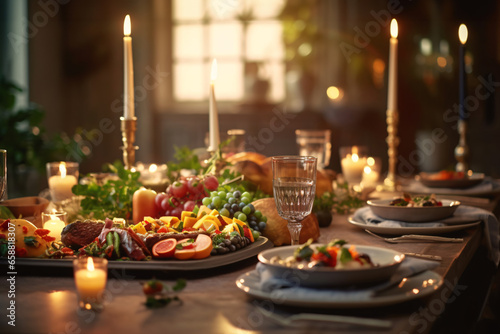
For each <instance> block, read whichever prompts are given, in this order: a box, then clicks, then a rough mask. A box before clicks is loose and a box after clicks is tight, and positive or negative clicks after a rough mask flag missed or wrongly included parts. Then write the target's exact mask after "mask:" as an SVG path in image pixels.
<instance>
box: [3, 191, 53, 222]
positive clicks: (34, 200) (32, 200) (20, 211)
mask: <svg viewBox="0 0 500 334" xmlns="http://www.w3.org/2000/svg"><path fill="white" fill-rule="evenodd" d="M49 203H50V202H49V200H48V199H45V198H43V197H38V196H30V197H19V198H12V199H8V200H5V201H2V202H0V205H1V206H5V207H6V208H8V209H9V210H10V212H12V214H13V215H14V216H15V217H16V218H19V217H21V218H24V219H26V218H27V217H37V216H40V214H41V213H42V212H44V211H45V209H47V207H48V206H49Z"/></svg>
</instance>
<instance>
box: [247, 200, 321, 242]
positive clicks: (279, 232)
mask: <svg viewBox="0 0 500 334" xmlns="http://www.w3.org/2000/svg"><path fill="white" fill-rule="evenodd" d="M252 204H253V205H254V206H255V209H256V210H260V211H261V212H262V214H263V215H264V216H266V217H267V226H266V228H265V229H264V231H262V232H263V235H264V236H265V237H267V238H268V239H269V240H271V241H272V242H273V243H274V245H275V246H281V245H290V244H291V238H290V232H289V231H288V226H287V224H288V223H287V221H286V220H285V219H283V218H281V217H280V215H279V214H278V210H277V209H276V204H275V202H274V198H263V199H259V200H256V201H254V202H253V203H252ZM319 234H320V232H319V225H318V219H317V218H316V215H315V214H310V215H309V216H307V217H306V218H305V219H304V220H303V221H302V230H301V232H300V239H299V240H300V243H304V242H306V241H307V240H308V239H310V238H312V239H314V240H317V239H318V238H319Z"/></svg>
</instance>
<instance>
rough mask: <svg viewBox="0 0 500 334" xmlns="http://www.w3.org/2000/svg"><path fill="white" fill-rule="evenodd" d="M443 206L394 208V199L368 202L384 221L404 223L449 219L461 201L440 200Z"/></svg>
mask: <svg viewBox="0 0 500 334" xmlns="http://www.w3.org/2000/svg"><path fill="white" fill-rule="evenodd" d="M439 200H440V201H441V203H443V206H414V207H406V206H393V205H390V204H389V203H391V202H392V199H380V200H368V201H367V202H366V203H367V204H368V206H369V207H370V208H371V210H372V211H373V213H374V214H376V215H377V216H379V217H381V218H384V219H391V220H399V221H404V222H428V221H435V220H440V219H444V218H447V217H449V216H451V215H453V213H454V212H455V210H456V209H457V208H458V207H459V206H460V202H459V201H451V200H447V199H439Z"/></svg>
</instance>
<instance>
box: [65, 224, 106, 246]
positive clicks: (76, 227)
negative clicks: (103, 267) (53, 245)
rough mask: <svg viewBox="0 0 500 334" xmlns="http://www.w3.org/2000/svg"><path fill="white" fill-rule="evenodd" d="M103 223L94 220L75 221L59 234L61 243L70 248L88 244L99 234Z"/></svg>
mask: <svg viewBox="0 0 500 334" xmlns="http://www.w3.org/2000/svg"><path fill="white" fill-rule="evenodd" d="M103 227H104V224H103V223H100V222H96V221H94V220H84V221H80V220H77V221H75V222H74V223H71V224H69V225H67V226H66V227H64V229H63V230H62V232H61V241H62V242H63V244H64V245H66V246H68V247H71V248H80V247H83V246H86V245H88V244H90V243H91V242H92V241H94V240H95V238H97V237H98V236H99V234H101V231H102V229H103Z"/></svg>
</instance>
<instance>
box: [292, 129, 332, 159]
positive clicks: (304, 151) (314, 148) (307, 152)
mask: <svg viewBox="0 0 500 334" xmlns="http://www.w3.org/2000/svg"><path fill="white" fill-rule="evenodd" d="M331 134H332V132H331V131H330V130H302V129H300V130H295V137H296V141H297V145H298V147H299V155H300V156H313V157H316V158H317V159H318V168H325V167H326V166H328V164H329V163H330V155H331V152H332V144H331V142H330V138H331Z"/></svg>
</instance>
